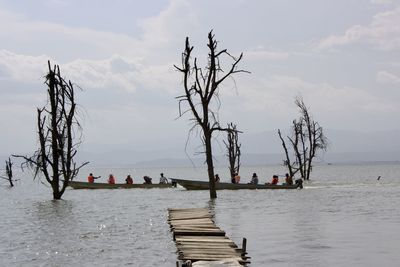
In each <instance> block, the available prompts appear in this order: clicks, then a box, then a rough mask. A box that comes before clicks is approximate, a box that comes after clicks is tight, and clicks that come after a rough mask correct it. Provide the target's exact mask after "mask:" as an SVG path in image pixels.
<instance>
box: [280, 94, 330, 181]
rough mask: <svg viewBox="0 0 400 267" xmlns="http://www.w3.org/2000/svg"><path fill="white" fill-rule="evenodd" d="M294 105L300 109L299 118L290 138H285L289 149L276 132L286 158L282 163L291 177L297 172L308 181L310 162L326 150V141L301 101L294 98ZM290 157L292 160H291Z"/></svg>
mask: <svg viewBox="0 0 400 267" xmlns="http://www.w3.org/2000/svg"><path fill="white" fill-rule="evenodd" d="M295 104H296V106H297V107H298V108H299V109H300V117H299V119H297V120H294V121H293V125H292V128H291V136H287V140H288V141H289V145H290V147H288V146H287V144H286V142H285V139H284V138H283V137H282V133H281V131H280V130H278V135H279V138H280V140H281V142H282V147H283V149H284V152H285V156H286V159H285V160H284V161H283V163H284V165H285V166H286V167H287V168H288V172H289V174H290V175H291V176H292V177H293V176H294V174H295V173H297V172H299V173H300V176H301V178H303V179H304V180H309V179H310V174H311V172H312V168H313V165H312V162H313V160H314V158H315V157H316V156H317V153H318V151H326V150H327V148H328V139H327V138H326V136H325V135H324V132H323V128H322V127H321V126H320V125H319V123H318V122H316V121H314V120H313V118H312V116H311V115H310V113H309V111H308V108H307V106H306V105H305V104H304V101H303V99H302V98H301V97H298V98H296V100H295ZM290 156H292V158H294V160H291V158H290Z"/></svg>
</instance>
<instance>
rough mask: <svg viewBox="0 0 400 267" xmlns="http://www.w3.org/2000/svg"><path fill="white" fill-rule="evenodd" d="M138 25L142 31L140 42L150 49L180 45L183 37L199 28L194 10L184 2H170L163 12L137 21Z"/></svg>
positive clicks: (179, 0)
mask: <svg viewBox="0 0 400 267" xmlns="http://www.w3.org/2000/svg"><path fill="white" fill-rule="evenodd" d="M139 25H140V26H141V28H142V29H143V36H142V38H141V40H142V41H143V42H144V43H146V45H147V46H151V47H154V46H155V47H165V46H168V45H171V44H172V43H179V44H181V43H183V40H184V39H183V38H184V36H187V35H188V33H189V32H190V31H192V30H193V29H196V28H199V26H200V25H199V22H198V19H197V17H196V14H195V12H194V8H193V7H192V6H191V4H190V1H186V0H172V1H170V2H169V5H168V7H167V8H166V9H165V10H163V11H161V12H160V13H159V14H157V15H156V16H153V17H149V18H146V19H144V20H141V21H139ZM177 37H178V38H177Z"/></svg>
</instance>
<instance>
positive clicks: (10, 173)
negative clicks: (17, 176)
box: [0, 158, 14, 187]
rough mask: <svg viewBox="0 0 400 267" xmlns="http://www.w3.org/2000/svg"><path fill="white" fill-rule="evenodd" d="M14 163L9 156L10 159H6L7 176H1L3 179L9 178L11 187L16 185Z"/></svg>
mask: <svg viewBox="0 0 400 267" xmlns="http://www.w3.org/2000/svg"><path fill="white" fill-rule="evenodd" d="M12 165H13V163H12V162H11V159H10V158H8V160H6V177H4V176H0V178H1V179H4V180H7V181H8V182H9V183H10V186H11V187H13V186H14V182H13V181H14V180H13V171H12Z"/></svg>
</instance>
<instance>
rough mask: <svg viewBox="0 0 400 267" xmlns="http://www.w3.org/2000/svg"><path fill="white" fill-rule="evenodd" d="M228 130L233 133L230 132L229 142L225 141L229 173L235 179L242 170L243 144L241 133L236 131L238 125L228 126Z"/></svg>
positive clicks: (231, 124)
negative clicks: (241, 149)
mask: <svg viewBox="0 0 400 267" xmlns="http://www.w3.org/2000/svg"><path fill="white" fill-rule="evenodd" d="M228 129H231V131H228V133H227V141H225V140H224V144H225V147H226V150H227V156H228V160H229V172H230V174H231V178H233V177H235V174H236V173H239V170H240V156H241V151H240V147H241V144H240V143H239V131H238V130H237V129H236V124H233V123H230V124H228Z"/></svg>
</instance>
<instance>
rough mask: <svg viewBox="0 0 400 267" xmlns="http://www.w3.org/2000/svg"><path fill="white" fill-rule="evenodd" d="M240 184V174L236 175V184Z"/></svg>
mask: <svg viewBox="0 0 400 267" xmlns="http://www.w3.org/2000/svg"><path fill="white" fill-rule="evenodd" d="M238 183H240V175H239V174H238V173H235V184H238Z"/></svg>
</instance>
